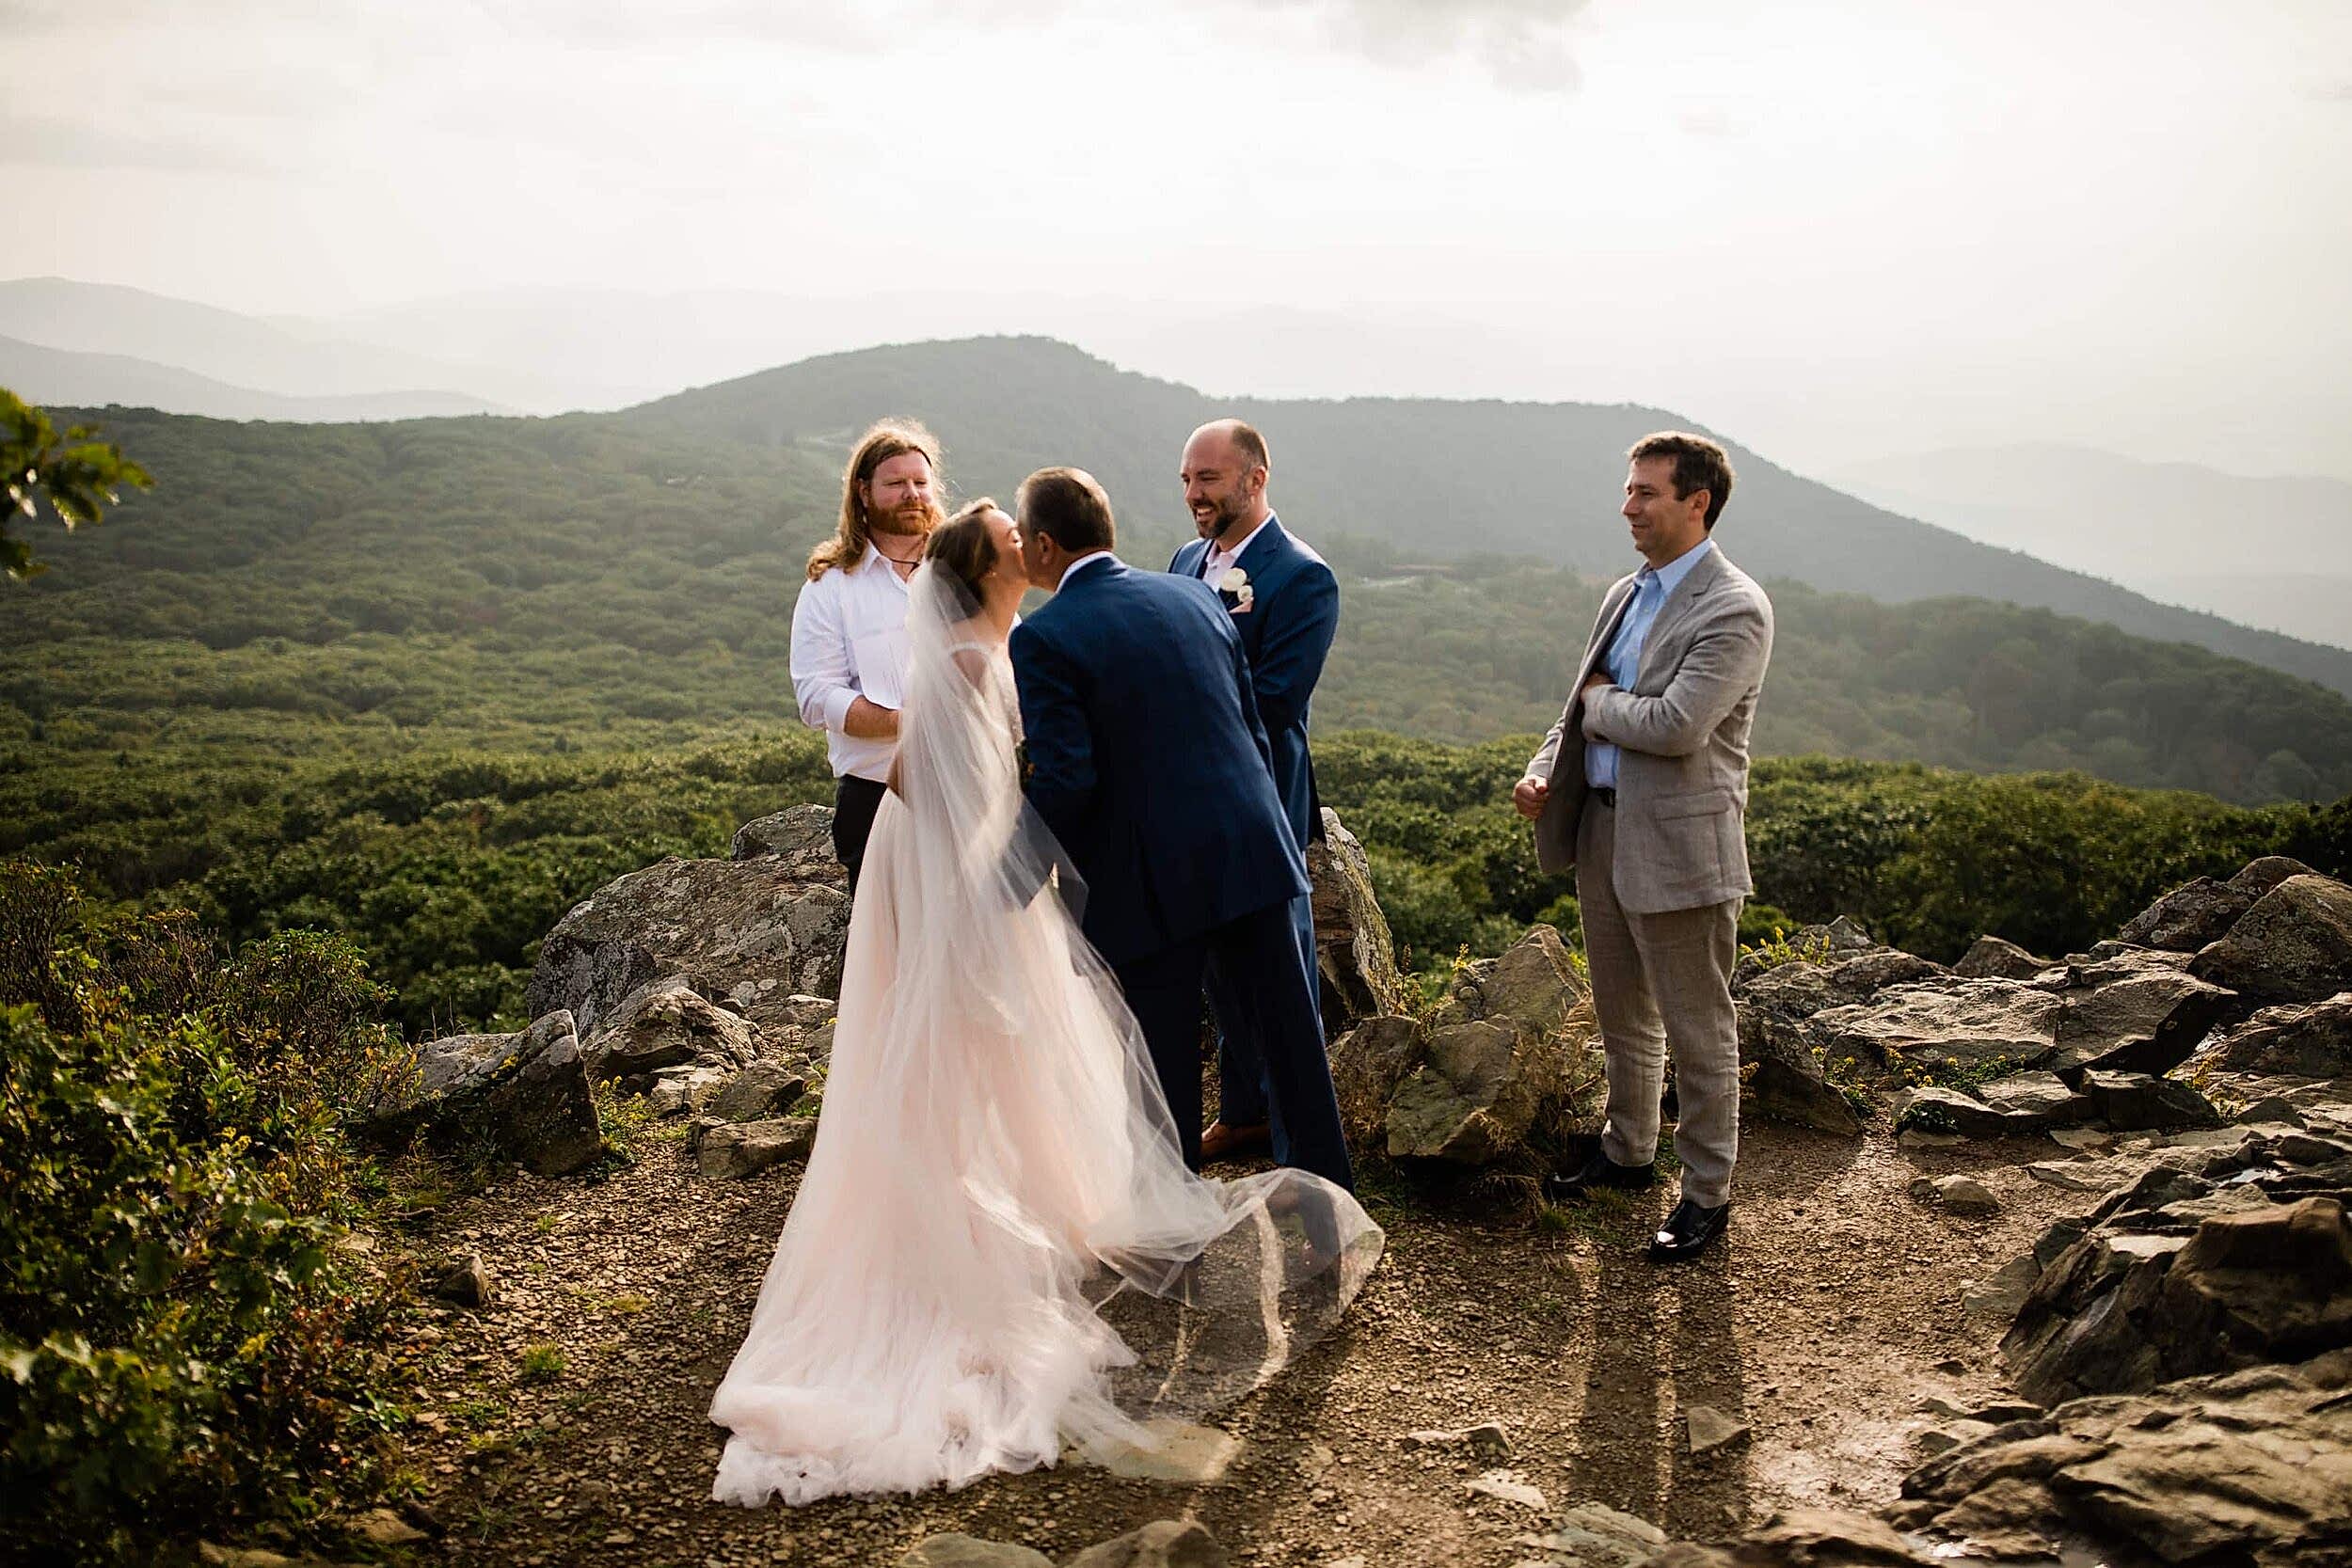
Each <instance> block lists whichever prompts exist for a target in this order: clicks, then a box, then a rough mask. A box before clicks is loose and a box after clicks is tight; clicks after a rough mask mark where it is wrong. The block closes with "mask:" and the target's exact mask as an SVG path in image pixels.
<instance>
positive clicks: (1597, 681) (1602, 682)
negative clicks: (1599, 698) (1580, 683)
mask: <svg viewBox="0 0 2352 1568" xmlns="http://www.w3.org/2000/svg"><path fill="white" fill-rule="evenodd" d="M1615 684H1616V683H1615V682H1613V681H1612V680H1611V679H1610V678H1609V673H1608V672H1607V671H1605V670H1596V671H1594V672H1593V673H1591V674H1589V675H1587V676H1585V677H1584V688H1583V689H1585V690H1587V691H1590V690H1591V689H1593V688H1595V687H1597V686H1613V685H1615Z"/></svg>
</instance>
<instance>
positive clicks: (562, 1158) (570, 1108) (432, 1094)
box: [368, 1011, 604, 1176]
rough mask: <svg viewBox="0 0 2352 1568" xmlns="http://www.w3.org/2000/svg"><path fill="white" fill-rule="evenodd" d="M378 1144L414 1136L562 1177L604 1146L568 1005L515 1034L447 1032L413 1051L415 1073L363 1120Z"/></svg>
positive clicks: (458, 1153) (455, 1151)
mask: <svg viewBox="0 0 2352 1568" xmlns="http://www.w3.org/2000/svg"><path fill="white" fill-rule="evenodd" d="M368 1129H369V1131H370V1132H371V1133H372V1135H373V1136H375V1137H376V1138H378V1139H381V1140H385V1141H394V1142H399V1141H405V1140H406V1139H408V1138H410V1137H417V1138H420V1139H421V1140H422V1141H423V1142H424V1144H425V1145H426V1146H427V1147H428V1148H436V1149H438V1150H441V1151H443V1152H446V1153H449V1154H452V1155H453V1156H454V1157H456V1158H459V1159H462V1160H466V1161H469V1162H475V1161H482V1160H498V1161H505V1162H512V1163H514V1164H520V1165H523V1166H526V1167H528V1168H529V1169H531V1170H532V1171H534V1172H536V1173H537V1174H539V1175H541V1176H564V1175H568V1174H569V1173H570V1172H573V1171H576V1170H579V1169H581V1168H582V1167H583V1166H586V1165H588V1164H591V1163H593V1162H594V1161H595V1160H596V1157H597V1156H598V1155H600V1154H601V1153H603V1151H604V1134H603V1132H602V1129H601V1128H600V1127H599V1126H598V1124H597V1120H596V1101H595V1099H594V1098H593V1096H592V1095H591V1094H590V1092H589V1086H588V1071H587V1065H586V1062H585V1060H584V1058H583V1057H582V1055H581V1053H580V1038H579V1036H578V1035H577V1034H576V1033H575V1032H574V1029H573V1026H572V1015H571V1014H570V1013H568V1012H560V1011H559V1012H553V1013H549V1014H548V1015H547V1016H546V1017H544V1018H541V1019H540V1020H539V1021H538V1022H536V1023H533V1024H532V1026H531V1027H530V1028H528V1029H525V1030H522V1031H520V1032H518V1033H516V1034H512V1035H453V1036H451V1037H448V1038H445V1039H437V1040H433V1041H431V1042H429V1043H427V1044H424V1045H421V1046H419V1047H418V1048H417V1063H416V1071H415V1072H414V1074H413V1075H412V1076H411V1078H410V1079H409V1081H408V1082H407V1083H406V1084H405V1085H404V1087H403V1088H402V1089H401V1090H400V1091H398V1092H397V1094H396V1095H395V1096H394V1097H393V1098H392V1099H390V1100H389V1101H385V1102H383V1103H381V1104H379V1105H378V1106H377V1107H376V1108H375V1109H374V1110H373V1113H372V1114H371V1116H370V1117H369V1118H368Z"/></svg>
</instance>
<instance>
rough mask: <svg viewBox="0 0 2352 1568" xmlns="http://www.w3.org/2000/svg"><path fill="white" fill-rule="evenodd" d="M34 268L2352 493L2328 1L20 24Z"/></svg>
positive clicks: (384, 7)
mask: <svg viewBox="0 0 2352 1568" xmlns="http://www.w3.org/2000/svg"><path fill="white" fill-rule="evenodd" d="M0 45H4V46H5V47H6V48H7V51H8V58H9V63H10V90H9V94H8V107H7V109H6V111H5V117H6V118H5V119H0V166H5V169H6V178H7V179H8V182H9V185H10V189H11V201H12V207H13V211H14V212H15V214H18V216H17V218H16V219H15V220H14V221H11V222H10V223H9V224H8V225H6V226H5V227H0V277H12V276H26V275H40V274H59V275H63V276H67V277H79V278H86V279H90V280H93V281H108V282H120V283H127V284H133V285H135V286H138V287H141V288H146V289H151V290H153V291H156V292H158V293H169V294H176V295H181V296H183V297H189V298H195V299H199V300H203V301H206V302H208V303H213V304H218V305H223V306H227V307H230V308H231V309H243V310H248V311H255V312H260V313H275V312H286V313H304V314H317V315H333V314H337V313H340V312H343V311H347V310H352V309H359V308H362V307H372V306H385V305H390V304H392V303H395V302H399V301H403V300H413V299H418V298H422V297H428V296H436V295H443V294H451V293H469V292H478V291H497V290H532V289H557V288H564V289H598V290H612V291H638V292H645V293H674V292H682V291H694V290H742V291H755V292H759V293H770V294H774V295H777V296H781V297H782V298H783V299H784V300H785V301H786V302H787V304H789V303H792V302H801V303H802V304H803V305H804V306H805V309H806V312H807V314H808V315H809V316H810V318H811V319H812V320H813V321H820V322H821V323H823V324H824V325H826V326H827V327H828V329H829V330H838V331H839V332H841V333H844V334H847V335H850V336H852V337H856V338H858V339H859V340H860V341H887V340H891V339H895V338H903V337H905V336H907V335H909V332H910V331H911V330H924V331H928V330H960V331H981V330H1010V329H1047V330H1063V331H1066V332H1068V333H1069V334H1070V335H1073V336H1078V335H1079V334H1080V333H1081V331H1082V329H1083V331H1084V333H1086V334H1088V335H1090V337H1091V340H1092V342H1091V346H1097V347H1098V348H1102V349H1104V351H1105V352H1115V355H1116V354H1124V355H1126V356H1128V357H1129V358H1130V359H1136V360H1139V359H1140V358H1141V357H1142V356H1145V355H1147V354H1152V355H1157V356H1158V357H1157V358H1156V359H1155V360H1153V361H1152V362H1151V363H1147V364H1139V368H1145V369H1150V370H1152V371H1154V372H1158V373H1165V374H1183V375H1185V376H1187V377H1188V378H1190V379H1193V380H1196V381H1199V382H1201V383H1203V384H1205V385H1207V386H1209V387H1211V388H1213V389H1217V390H1231V391H1244V390H1251V389H1264V390H1269V391H1275V390H1279V391H1286V392H1300V391H1311V392H1317V393H1321V394H1324V395H1340V394H1344V393H1348V392H1356V391H1362V392H1377V393H1387V394H1397V393H1409V392H1431V393H1442V394H1445V395H1455V396H1470V395H1498V396H1512V397H1565V398H1583V399H1594V400H1599V401H1644V402H1652V403H1661V404H1667V405H1669V406H1672V407H1676V408H1678V409H1680V410H1682V411H1684V412H1686V413H1687V414H1689V415H1690V416H1691V417H1692V418H1693V419H1698V420H1706V421H1708V422H1710V423H1712V424H1714V425H1716V426H1717V427H1719V428H1723V429H1725V430H1728V431H1731V432H1732V433H1734V434H1736V435H1739V436H1741V437H1742V438H1743V439H1748V440H1752V441H1754V442H1756V444H1758V445H1760V446H1762V447H1763V448H1764V449H1765V450H1767V451H1772V452H1774V453H1775V454H1776V455H1783V456H1786V457H1788V458H1789V459H1790V460H1792V461H1795V462H1797V463H1798V464H1800V466H1807V465H1810V466H1815V467H1829V466H1831V464H1832V463H1833V462H1834V461H1835V460H1836V459H1837V458H1838V457H1840V456H1842V455H1851V454H1855V453H1859V454H1864V455H1867V454H1869V453H1873V452H1881V451H1897V450H1902V449H1904V448H1919V447H1931V446H1942V445H1951V444H1961V443H1963V442H1979V441H1987V440H2005V439H2021V438H2030V437H2035V436H2047V437H2049V438H2054V439H2064V440H2076V441H2085V442H2089V443H2090V444H2095V445H2104V446H2109V447H2112V448H2114V449H2116V450H2119V451H2129V452H2135V453H2137V454H2139V455H2143V456H2168V455H2182V456H2194V457H2198V458H2200V459H2201V460H2205V461H2213V462H2220V463H2222V464H2223V466H2232V467H2274V468H2276V467H2299V468H2308V469H2319V470H2323V471H2335V472H2352V451H2346V450H2345V441H2346V437H2345V436H2344V432H2345V431H2346V430H2347V429H2352V376H2348V375H2347V372H2346V369H2345V367H2346V366H2347V365H2352V202H2347V201H2346V200H2345V199H2344V197H2345V194H2346V192H2347V190H2348V189H2352V137H2347V136H2346V135H2345V124H2346V122H2345V119H2344V108H2345V105H2346V103H2347V102H2352V100H2347V97H2346V79H2345V78H2344V77H2343V76H2342V74H2341V72H2340V70H2338V69H2337V68H2338V66H2339V65H2340V62H2342V61H2344V60H2346V59H2352V7H2347V6H2345V5H2343V4H2342V3H2341V0H2249V3H2229V0H2140V3H2130V0H2070V3H2069V4H2066V5H2063V6H2051V5H2048V4H2046V0H1980V3H1979V4H1976V5H1972V6H1968V7H1933V8H1915V7H1889V6H1884V5H1880V4H1873V3H1871V0H1781V3H1778V4H1775V5H1772V6H1770V7H1763V6H1757V5H1756V4H1754V3H1753V0H1674V3H1659V0H1590V3H1589V4H1562V3H1558V0H1545V3H1539V0H1450V3H1449V0H1438V3H1430V0H1270V3H1260V4H1254V5H1253V4H1248V3H1247V0H1217V3H1215V4H1211V5H1207V6H1204V7H1186V8H1170V7H1168V6H1165V5H1159V4H1149V3H1146V0H999V3H997V4H993V5H973V4H951V3H949V0H866V3H859V0H843V3H840V4H835V5H831V6H821V7H816V6H809V7H803V6H782V5H774V4H768V3H755V0H702V3H693V0H689V3H687V4H684V5H664V6H660V7H655V6H647V5H644V4H642V3H637V0H633V3H622V0H564V3H559V0H483V3H479V4H456V3H450V0H408V3H405V4H394V3H390V0H386V3H381V4H378V3H372V0H349V3H344V4H337V5H326V6H321V5H316V4H297V3H293V0H284V3H279V0H206V3H204V4H202V5H193V6H192V5H188V4H185V3H184V0H128V3H125V0H115V3H101V4H95V5H74V4H66V3H61V0H0ZM94 182H97V183H96V184H95V185H94ZM882 297H887V298H888V299H890V300H891V301H893V302H894V303H893V304H892V305H891V306H890V307H889V309H890V310H891V311H892V314H891V315H890V316H888V317H887V318H885V317H882V316H881V315H880V314H878V313H877V312H878V311H879V309H881V308H880V307H877V306H872V305H865V306H862V305H861V301H872V300H875V299H878V298H882ZM910 301H913V302H914V304H909V303H908V302H910ZM925 302H928V303H925ZM1269 312H1270V313H1271V314H1268V313H1269ZM1212 319H1231V320H1243V319H1247V320H1249V321H1253V322H1259V323H1265V322H1292V323H1298V322H1305V321H1310V320H1311V321H1314V322H1323V323H1329V322H1338V323H1341V324H1345V325H1342V326H1341V327H1339V328H1336V329H1335V330H1336V331H1338V332H1340V333H1343V334H1346V335H1348V336H1349V337H1350V339H1351V341H1353V342H1354V343H1356V344H1357V345H1358V347H1359V349H1360V350H1361V352H1351V353H1348V354H1346V355H1320V354H1318V353H1316V352H1315V351H1314V350H1313V349H1312V347H1311V344H1312V343H1313V342H1314V341H1317V340H1315V339H1314V337H1313V335H1312V334H1311V333H1305V332H1303V331H1302V332H1301V333H1298V334H1288V335H1286V333H1285V332H1283V331H1274V330H1263V331H1253V332H1251V333H1250V334H1248V336H1246V337H1243V338H1238V339H1233V340H1231V341H1220V340H1217V339H1216V338H1215V337H1214V336H1213V335H1212V336H1211V337H1209V338H1206V339H1204V338H1203V337H1202V336H1201V335H1200V333H1199V332H1197V331H1191V330H1190V329H1184V330H1180V329H1179V327H1178V326H1177V325H1175V324H1181V323H1199V322H1203V321H1208V320H1212ZM1080 341H1082V342H1085V341H1089V339H1088V337H1081V339H1080ZM1384 343H1389V344H1393V345H1394V351H1393V352H1392V353H1385V354H1384V353H1379V352H1375V348H1376V345H1380V344H1384ZM1154 344H1157V345H1159V346H1158V347H1152V346H1151V345H1154ZM1279 345H1289V346H1287V347H1282V346H1279ZM1364 345H1374V346H1375V347H1374V348H1366V347H1364ZM836 346H841V345H836ZM1342 367H1344V368H1342ZM2231 459H2235V461H2234V462H2233V461H2231Z"/></svg>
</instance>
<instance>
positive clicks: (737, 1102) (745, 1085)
mask: <svg viewBox="0 0 2352 1568" xmlns="http://www.w3.org/2000/svg"><path fill="white" fill-rule="evenodd" d="M807 1092H808V1079H807V1078H806V1077H805V1076H804V1075H803V1074H801V1073H799V1072H795V1071H794V1070H793V1069H791V1068H790V1067H789V1066H787V1064H785V1063H783V1062H754V1063H753V1064H752V1065H751V1066H749V1067H747V1068H745V1069H743V1070H742V1072H741V1073H740V1074H739V1075H738V1076H737V1077H736V1079H735V1081H734V1082H733V1083H731V1084H728V1085H726V1086H725V1087H724V1088H723V1089H721V1090H720V1091H719V1092H718V1093H717V1094H715V1095H712V1096H711V1097H710V1100H709V1101H708V1103H707V1104H706V1105H705V1106H704V1107H703V1114H704V1115H705V1116H707V1117H715V1118H716V1119H718V1120H720V1121H760V1120H763V1119H765V1118H767V1117H778V1116H782V1115H783V1114H784V1113H785V1112H786V1111H788V1110H790V1109H791V1108H792V1107H793V1106H794V1105H795V1104H797V1103H799V1101H800V1099H801V1096H803V1094H806V1093H807Z"/></svg>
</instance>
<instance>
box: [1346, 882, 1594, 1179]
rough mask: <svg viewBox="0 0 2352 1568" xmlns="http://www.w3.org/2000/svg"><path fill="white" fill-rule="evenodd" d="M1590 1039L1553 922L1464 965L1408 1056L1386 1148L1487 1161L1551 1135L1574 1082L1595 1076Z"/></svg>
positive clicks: (1582, 996) (1584, 1002)
mask: <svg viewBox="0 0 2352 1568" xmlns="http://www.w3.org/2000/svg"><path fill="white" fill-rule="evenodd" d="M1596 1034H1597V1031H1596V1029H1595V1027H1594V1025H1593V1022H1592V1012H1591V1000H1590V997H1589V995H1588V993H1587V992H1586V990H1585V987H1584V983H1583V981H1581V979H1579V978H1578V977H1577V973H1576V966H1575V964H1574V962H1573V960H1571V959H1570V958H1569V956H1568V950H1567V948H1566V947H1565V946H1564V945H1563V944H1562V942H1561V941H1560V933H1559V932H1557V931H1555V930H1553V929H1552V928H1551V927H1549V926H1537V927H1532V928H1530V929H1529V931H1528V933H1527V935H1526V936H1525V937H1523V938H1521V939H1520V940H1519V942H1518V944H1517V945H1515V946H1513V947H1512V948H1511V949H1510V950H1509V951H1507V952H1505V953H1504V954H1503V955H1502V957H1501V958H1486V959H1482V960H1480V961H1479V962H1476V963H1472V964H1466V965H1464V966H1463V967H1462V968H1461V970H1460V971H1459V972H1458V973H1457V974H1455V976H1454V986H1453V989H1452V990H1451V991H1450V992H1449V993H1448V995H1447V997H1446V1000H1445V1001H1444V1002H1443V1003H1442V1004H1441V1005H1440V1006H1438V1010H1437V1012H1436V1013H1435V1014H1434V1015H1433V1016H1432V1018H1431V1020H1430V1022H1429V1025H1428V1027H1427V1029H1426V1030H1425V1031H1422V1033H1421V1035H1420V1038H1419V1041H1418V1044H1417V1045H1415V1046H1414V1047H1412V1048H1411V1049H1410V1050H1409V1051H1407V1052H1406V1060H1408V1061H1409V1062H1410V1066H1409V1067H1408V1068H1407V1069H1406V1071H1405V1072H1404V1073H1403V1075H1402V1077H1401V1081H1400V1082H1399V1083H1398V1085H1397V1086H1396V1089H1395V1090H1394V1092H1393V1094H1392V1095H1391V1097H1390V1100H1389V1104H1388V1112H1387V1116H1386V1117H1385V1130H1386V1133H1387V1138H1388V1151H1389V1153H1390V1154H1391V1156H1392V1157H1395V1158H1399V1159H1417V1160H1443V1161H1448V1162H1451V1163H1453V1164H1470V1165H1484V1164H1494V1163H1495V1162H1497V1161H1498V1160H1502V1159H1503V1158H1505V1157H1507V1156H1509V1155H1510V1154H1512V1153H1513V1152H1515V1151H1517V1150H1518V1149H1520V1148H1524V1147H1525V1146H1526V1145H1527V1144H1528V1142H1529V1141H1530V1140H1531V1138H1534V1139H1543V1138H1548V1137H1552V1136H1556V1135H1557V1134H1558V1133H1559V1132H1563V1131H1564V1130H1565V1120H1566V1118H1567V1117H1568V1116H1569V1115H1570V1114H1571V1107H1572V1101H1573V1097H1574V1092H1575V1085H1577V1084H1578V1083H1580V1082H1584V1081H1589V1079H1590V1077H1591V1073H1590V1072H1589V1070H1583V1071H1580V1070H1579V1069H1581V1068H1583V1066H1584V1060H1583V1058H1584V1053H1585V1051H1586V1048H1587V1046H1588V1045H1589V1044H1590V1042H1591V1041H1592V1040H1593V1039H1594V1038H1595V1037H1596ZM1391 1049H1393V1043H1391Z"/></svg>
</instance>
